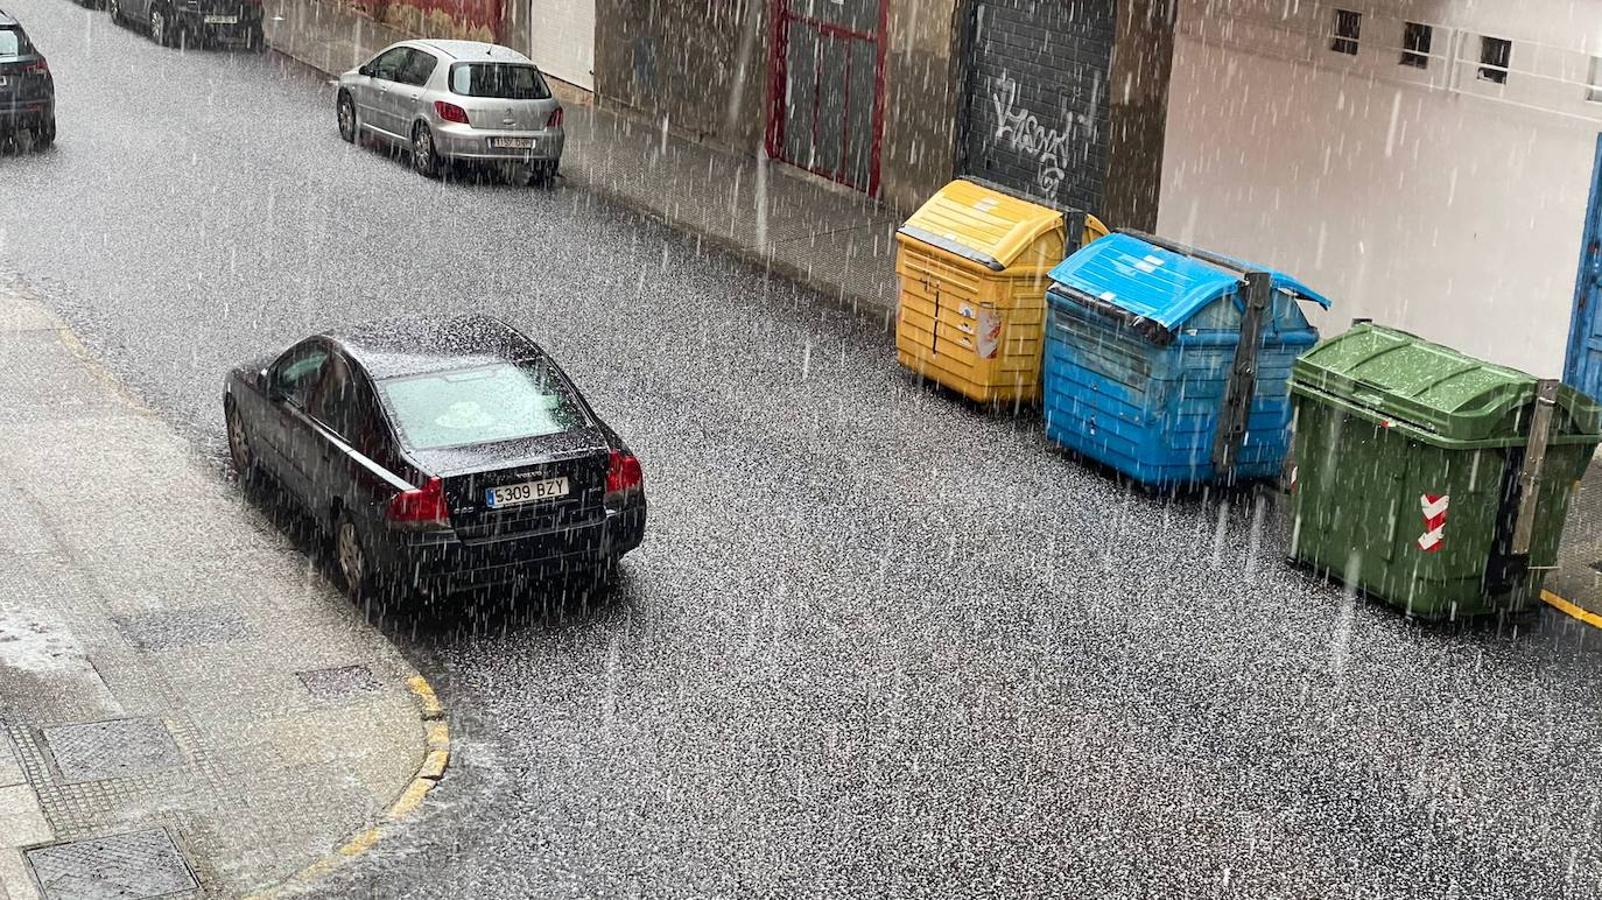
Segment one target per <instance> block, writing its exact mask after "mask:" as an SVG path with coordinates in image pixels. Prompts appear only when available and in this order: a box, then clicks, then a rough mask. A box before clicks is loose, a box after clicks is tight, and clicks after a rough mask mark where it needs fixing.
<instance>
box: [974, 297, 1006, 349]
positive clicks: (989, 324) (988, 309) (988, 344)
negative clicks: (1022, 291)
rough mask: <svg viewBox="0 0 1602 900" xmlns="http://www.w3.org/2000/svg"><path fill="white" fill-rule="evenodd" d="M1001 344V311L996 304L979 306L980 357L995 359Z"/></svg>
mask: <svg viewBox="0 0 1602 900" xmlns="http://www.w3.org/2000/svg"><path fill="white" fill-rule="evenodd" d="M1000 346H1001V312H1000V311H999V310H997V309H996V308H995V307H994V306H982V307H980V308H979V358H980V359H995V358H996V348H998V347H1000Z"/></svg>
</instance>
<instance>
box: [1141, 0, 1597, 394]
mask: <svg viewBox="0 0 1602 900" xmlns="http://www.w3.org/2000/svg"><path fill="white" fill-rule="evenodd" d="M1599 57H1602V3H1597V2H1592V0H1582V2H1571V0H1521V2H1519V3H1497V2H1485V0H1428V2H1426V0H1414V2H1400V0H1390V2H1383V0H1373V2H1369V0H1336V2H1332V3H1325V2H1307V0H1302V2H1298V3H1284V2H1282V0H1184V2H1183V4H1182V8H1181V9H1180V15H1179V20H1178V25H1177V29H1176V35H1175V42H1174V55H1173V74H1172V79H1171V81H1170V84H1169V102H1168V106H1167V109H1168V113H1167V127H1166V129H1165V132H1166V139H1165V147H1164V153H1163V165H1162V188H1161V196H1162V201H1161V205H1160V212H1159V222H1158V225H1159V228H1160V230H1161V231H1162V232H1163V233H1164V234H1167V235H1170V236H1172V237H1175V238H1178V239H1180V240H1184V241H1189V242H1194V243H1197V244H1201V245H1204V246H1207V247H1210V248H1214V249H1217V250H1221V251H1224V252H1227V253H1231V254H1234V255H1238V256H1242V257H1245V258H1248V259H1253V260H1256V261H1259V262H1262V263H1264V264H1269V265H1273V266H1275V267H1278V268H1283V269H1286V270H1288V271H1292V272H1295V273H1296V274H1297V275H1298V276H1300V277H1302V278H1303V279H1305V280H1306V281H1307V282H1308V283H1309V284H1311V285H1313V286H1315V287H1316V288H1318V289H1319V290H1321V291H1322V292H1324V293H1326V294H1327V295H1329V296H1330V297H1332V298H1333V299H1334V301H1335V307H1334V309H1333V310H1332V311H1330V312H1329V313H1327V314H1317V315H1315V316H1314V318H1315V320H1316V322H1317V324H1318V325H1320V326H1321V327H1322V328H1323V329H1325V331H1326V332H1329V331H1332V330H1335V331H1338V330H1340V329H1342V328H1344V326H1345V325H1346V323H1347V322H1348V321H1349V320H1350V319H1352V318H1354V317H1363V318H1372V319H1374V320H1375V321H1378V322H1382V323H1385V324H1389V325H1393V326H1396V327H1400V328H1403V329H1406V330H1409V331H1413V332H1415V333H1417V334H1419V335H1421V336H1423V337H1425V338H1427V339H1431V340H1436V341H1440V342H1443V343H1447V344H1450V345H1452V346H1454V347H1458V348H1460V349H1462V350H1465V351H1468V352H1470V353H1473V354H1475V355H1478V356H1482V357H1485V358H1487V359H1490V360H1493V361H1497V362H1501V363H1505V364H1509V365H1513V366H1517V367H1519V368H1523V369H1526V370H1528V371H1530V372H1533V373H1536V374H1538V375H1542V376H1558V375H1567V377H1568V378H1569V379H1570V380H1571V382H1573V383H1575V384H1576V385H1577V386H1579V387H1582V388H1583V389H1586V390H1588V391H1590V392H1592V393H1598V392H1599V389H1602V366H1599V365H1598V364H1597V362H1596V360H1595V359H1594V358H1593V357H1595V356H1596V355H1597V354H1598V353H1602V328H1599V327H1598V323H1597V307H1598V304H1597V303H1596V302H1595V297H1594V296H1593V295H1594V292H1595V277H1596V266H1597V264H1598V260H1597V229H1596V222H1595V218H1596V212H1595V204H1594V202H1593V198H1594V194H1595V190H1596V185H1597V183H1598V171H1597V165H1596V163H1597V152H1598V132H1599V130H1602V60H1599ZM1582 257H1583V264H1582ZM1577 273H1578V274H1577Z"/></svg>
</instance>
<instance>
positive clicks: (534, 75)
mask: <svg viewBox="0 0 1602 900" xmlns="http://www.w3.org/2000/svg"><path fill="white" fill-rule="evenodd" d="M451 92H452V93H456V94H461V95H462V96H464V97H495V98H497V99H501V100H548V99H550V97H551V89H550V88H548V87H546V86H545V79H544V78H542V77H540V72H539V70H538V69H536V68H534V67H533V66H529V65H521V64H518V63H457V64H456V65H454V66H452V67H451Z"/></svg>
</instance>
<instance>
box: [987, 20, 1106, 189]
mask: <svg viewBox="0 0 1602 900" xmlns="http://www.w3.org/2000/svg"><path fill="white" fill-rule="evenodd" d="M1116 14H1117V2H1116V0H1056V2H1049V0H978V2H976V3H974V4H973V5H972V7H971V12H970V15H969V18H968V22H967V29H966V32H967V41H966V48H965V53H966V59H965V62H966V70H967V75H966V79H965V80H966V84H965V90H964V94H965V96H964V104H963V110H962V112H961V113H960V115H961V120H960V121H959V123H958V126H959V151H960V155H961V163H960V168H961V170H962V172H963V173H964V174H970V175H979V176H982V177H985V178H988V179H990V180H992V181H995V182H998V183H1000V184H1003V185H1006V186H1007V187H1010V188H1012V189H1014V190H1017V191H1021V192H1024V193H1027V194H1031V195H1033V196H1037V197H1041V198H1043V199H1046V200H1050V201H1052V202H1054V203H1058V204H1062V205H1067V206H1073V207H1076V208H1079V209H1085V210H1089V211H1090V212H1098V211H1100V209H1101V202H1102V189H1103V182H1104V180H1105V178H1106V173H1107V71H1108V67H1109V66H1110V64H1111V61H1112V46H1113V33H1114V31H1113V29H1114V26H1115V22H1116Z"/></svg>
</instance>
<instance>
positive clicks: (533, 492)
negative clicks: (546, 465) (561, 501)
mask: <svg viewBox="0 0 1602 900" xmlns="http://www.w3.org/2000/svg"><path fill="white" fill-rule="evenodd" d="M566 496H567V478H565V477H563V478H547V479H545V480H544V481H525V482H523V483H522V484H509V485H507V486H505V487H498V488H490V489H489V490H487V491H485V492H484V505H485V506H488V507H489V508H490V509H500V508H501V507H503V506H517V505H518V504H520V503H538V502H539V501H541V500H554V499H556V498H557V497H566Z"/></svg>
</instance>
